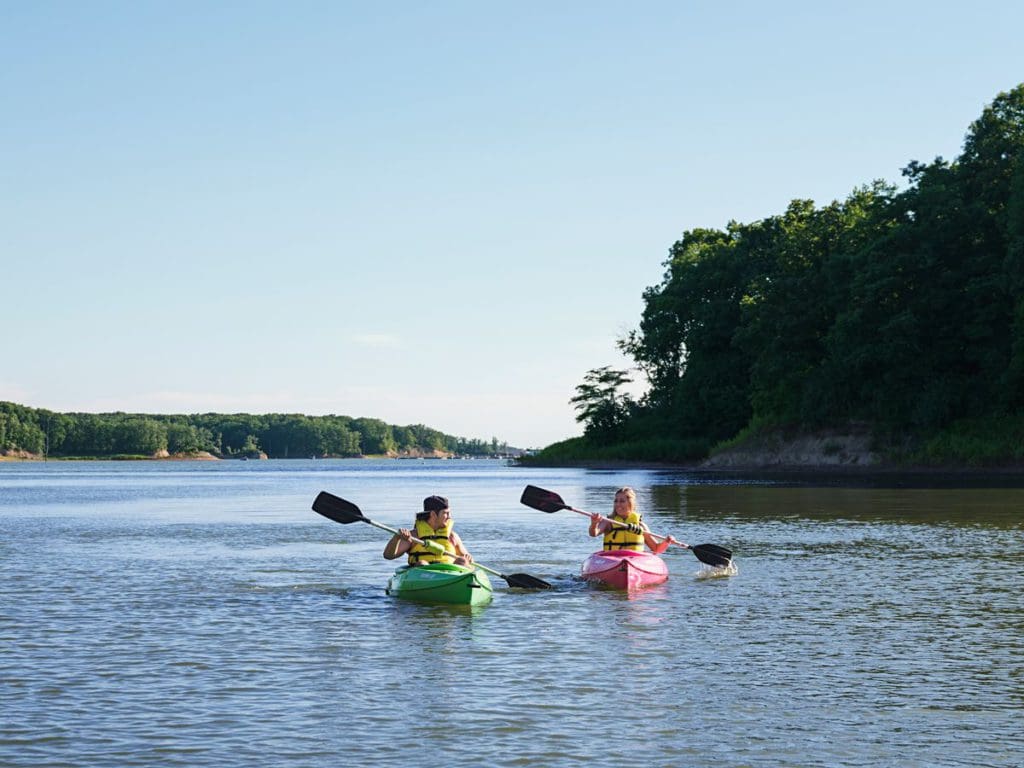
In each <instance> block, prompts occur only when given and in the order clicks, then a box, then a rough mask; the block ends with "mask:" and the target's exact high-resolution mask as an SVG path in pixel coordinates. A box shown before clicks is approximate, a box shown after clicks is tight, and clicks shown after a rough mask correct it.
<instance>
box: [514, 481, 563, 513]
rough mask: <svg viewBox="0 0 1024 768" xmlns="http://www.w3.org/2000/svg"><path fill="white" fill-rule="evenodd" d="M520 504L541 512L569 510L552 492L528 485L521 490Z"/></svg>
mask: <svg viewBox="0 0 1024 768" xmlns="http://www.w3.org/2000/svg"><path fill="white" fill-rule="evenodd" d="M519 503H520V504H525V505H526V506H528V507H533V508H534V509H539V510H540V511H541V512H557V511H558V510H560V509H569V505H568V504H566V503H565V502H564V501H562V497H561V496H559V495H558V494H557V493H555V492H554V491H545V490H544V489H543V488H538V487H537V486H536V485H528V486H526V488H525V489H524V490H523V495H522V496H521V497H520V499H519Z"/></svg>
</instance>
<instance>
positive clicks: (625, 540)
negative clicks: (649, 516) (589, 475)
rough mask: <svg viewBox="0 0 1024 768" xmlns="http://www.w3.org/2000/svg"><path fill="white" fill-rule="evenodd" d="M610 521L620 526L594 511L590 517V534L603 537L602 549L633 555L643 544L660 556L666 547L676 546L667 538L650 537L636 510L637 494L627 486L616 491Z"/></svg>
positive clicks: (672, 540)
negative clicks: (622, 550)
mask: <svg viewBox="0 0 1024 768" xmlns="http://www.w3.org/2000/svg"><path fill="white" fill-rule="evenodd" d="M611 519H612V520H614V521H616V522H618V523H622V525H612V523H610V522H608V520H606V519H605V518H604V517H602V516H601V515H600V514H598V513H597V512H594V513H593V514H592V515H591V516H590V531H589V533H590V535H591V536H598V535H600V534H604V549H605V551H610V550H614V549H627V550H631V551H633V552H643V551H644V545H645V544H646V545H647V548H648V549H650V550H651V552H653V553H654V554H656V555H660V554H661V553H662V552H664V551H665V550H666V549H668V548H669V545H671V544H673V543H675V541H676V540H675V539H674V538H672V537H671V536H668V537H666V538H664V539H662V540H661V541H658V539H656V538H654V536H652V535H651V531H650V529H649V528H648V527H647V523H645V522H644V520H643V516H642V515H641V514H640V513H639V512H638V511H637V508H636V491H634V490H633V489H632V488H630V487H628V486H627V487H625V488H619V490H617V491H616V492H615V505H614V509H613V511H612V514H611Z"/></svg>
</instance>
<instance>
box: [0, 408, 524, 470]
mask: <svg viewBox="0 0 1024 768" xmlns="http://www.w3.org/2000/svg"><path fill="white" fill-rule="evenodd" d="M0 450H20V451H26V452H28V453H32V454H43V455H51V456H56V457H61V456H81V457H95V456H117V455H138V456H151V455H153V454H156V453H159V452H161V451H168V452H169V453H172V454H189V453H199V452H202V451H206V452H209V453H211V454H213V455H215V456H221V457H242V456H245V457H250V456H258V455H260V454H261V453H265V454H266V455H267V456H269V457H271V458H309V457H310V456H316V457H324V456H336V457H345V456H361V455H400V454H406V455H433V454H435V453H437V452H441V453H448V454H460V455H473V456H488V455H494V454H500V453H505V452H507V451H508V450H509V448H508V445H507V443H499V442H498V440H497V439H496V438H495V439H492V440H490V441H485V440H480V439H470V440H467V439H465V438H462V437H454V436H452V435H448V434H445V433H443V432H440V431H438V430H436V429H432V428H430V427H427V426H424V425H422V424H413V425H410V426H404V427H400V426H394V425H391V424H387V423H385V422H383V421H381V420H379V419H368V418H358V419H353V418H350V417H348V416H304V415H301V414H276V413H275V414H264V415H251V414H245V413H236V414H217V413H205V414H192V415H188V416H185V415H173V416H169V415H152V414H129V413H104V414H95V413H55V412H53V411H48V410H45V409H35V408H28V407H26V406H23V405H18V404H16V403H9V402H0Z"/></svg>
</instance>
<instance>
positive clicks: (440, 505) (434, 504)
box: [423, 496, 448, 512]
mask: <svg viewBox="0 0 1024 768" xmlns="http://www.w3.org/2000/svg"><path fill="white" fill-rule="evenodd" d="M446 509H448V499H446V498H445V497H444V496H427V498H425V499H424V500H423V511H424V512H443V511H444V510H446Z"/></svg>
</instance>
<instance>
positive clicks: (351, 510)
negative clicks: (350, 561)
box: [313, 491, 551, 589]
mask: <svg viewBox="0 0 1024 768" xmlns="http://www.w3.org/2000/svg"><path fill="white" fill-rule="evenodd" d="M313 511H314V512H318V513H319V514H321V515H323V516H324V517H326V518H329V519H330V520H333V521H334V522H336V523H342V524H343V525H347V524H348V523H369V524H370V525H372V526H373V527H374V528H380V529H381V530H382V531H387V532H388V533H392V534H394V533H398V530H397V529H395V528H389V527H388V526H386V525H381V524H380V523H378V522H375V521H373V520H371V519H370V518H368V517H366V516H365V515H364V514H363V513H362V512H361V511H360V509H359V507H357V506H356V505H355V504H353V503H352V502H351V501H345V499H342V498H340V497H339V496H335V495H334V494H333V493H328V492H327V491H320V493H319V494H317V497H316V498H315V499H314V500H313ZM412 540H413V541H414V542H416V543H417V544H423V545H425V546H427V547H429V548H430V549H433V550H436V551H438V552H444V547H442V546H441V545H440V544H437V543H436V542H433V541H429V542H428V541H423V540H422V539H417V538H416V537H415V536H414V537H412ZM473 566H474V567H475V568H479V569H480V570H482V571H487V572H488V573H492V574H494V575H495V576H500V577H501V578H503V579H504V580H505V581H506V582H508V585H509V586H510V587H519V588H520V589H551V585H550V584H548V583H547V582H546V581H544V580H542V579H538V578H537V577H536V576H531V575H530V574H528V573H512V574H509V575H508V576H506V575H505V574H503V573H498V571H496V570H494V569H493V568H488V567H487V566H486V565H481V564H480V563H478V562H476V561H475V560H474V561H473Z"/></svg>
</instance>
